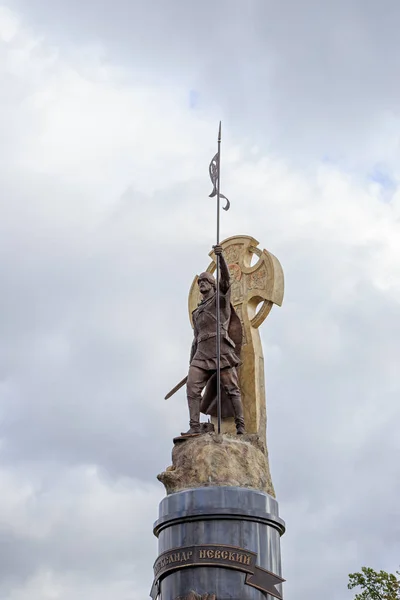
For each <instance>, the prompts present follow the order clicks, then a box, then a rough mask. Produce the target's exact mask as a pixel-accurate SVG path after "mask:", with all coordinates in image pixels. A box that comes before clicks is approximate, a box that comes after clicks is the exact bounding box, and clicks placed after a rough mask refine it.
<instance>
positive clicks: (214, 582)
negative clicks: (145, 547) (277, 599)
mask: <svg viewBox="0 0 400 600" xmlns="http://www.w3.org/2000/svg"><path fill="white" fill-rule="evenodd" d="M284 531H285V524H284V522H283V520H282V519H281V518H280V517H279V511H278V503H277V501H276V500H275V499H274V498H273V497H272V496H270V495H268V494H266V493H264V492H259V491H257V490H252V489H247V488H239V487H202V488H195V489H190V490H185V491H182V492H177V493H175V494H171V495H169V496H167V497H166V498H164V499H163V500H162V502H161V503H160V507H159V519H158V520H157V521H156V523H155V525H154V534H155V535H156V536H157V537H158V549H159V557H160V556H161V560H160V561H158V563H157V561H156V563H157V565H158V567H157V568H160V567H161V570H164V569H165V570H166V571H165V572H164V575H163V576H161V577H160V580H159V586H158V587H157V588H156V587H155V588H154V589H153V596H155V595H156V593H157V592H158V593H159V595H160V596H161V600H175V599H176V598H185V597H187V596H189V595H190V593H191V592H196V593H197V594H199V595H201V596H202V595H205V594H212V595H214V594H215V596H216V600H228V599H229V600H236V599H237V600H265V598H268V600H273V599H272V596H270V595H269V594H266V593H265V592H263V591H262V590H261V589H259V587H260V582H261V581H262V579H263V578H265V576H266V577H268V574H265V571H262V570H263V569H265V570H267V571H270V572H272V573H274V574H276V575H278V576H280V575H281V552H280V536H281V535H282V534H283V533H284ZM198 547H203V550H202V553H201V556H202V557H203V558H204V556H207V554H205V552H207V548H212V550H211V551H209V554H208V556H210V557H211V558H212V560H210V561H208V562H209V564H208V565H205V564H200V566H192V565H191V564H190V560H186V559H187V558H188V557H189V556H190V555H189V549H190V548H191V549H192V552H193V553H194V555H197V556H199V550H198ZM224 547H232V554H230V553H228V552H227V550H226V548H225V550H223V551H222V552H224V553H222V552H221V553H219V552H218V553H217V554H215V552H216V551H215V548H222V549H223V548H224ZM194 548H195V550H193V549H194ZM204 548H205V549H204ZM184 549H186V551H185V550H184ZM196 549H197V550H196ZM171 550H173V551H174V552H173V553H172V554H171V553H170V552H169V551H171ZM181 550H183V551H184V553H183V554H182V552H181ZM241 551H244V554H243V553H242V552H241ZM246 551H248V552H249V555H246ZM163 553H167V554H165V555H164V556H166V557H167V559H166V560H165V559H164V560H162V558H163V557H162V555H163ZM252 553H254V554H252ZM250 554H251V555H252V556H251V557H250ZM221 555H222V557H225V558H227V556H228V557H229V560H226V561H225V563H226V565H227V566H223V564H221V560H215V557H217V558H220V556H221ZM192 556H193V554H192ZM250 558H251V560H252V563H253V566H254V565H256V566H257V567H261V569H262V570H261V571H260V572H258V576H260V577H261V579H258V578H255V579H253V583H254V584H255V585H258V587H254V586H253V585H251V584H249V583H246V577H247V578H248V577H249V575H246V572H245V571H244V570H243V568H247V569H248V567H246V566H245V567H243V564H242V562H243V561H244V563H245V565H246V564H249V561H250ZM168 561H170V562H169V563H168ZM246 561H247V563H246ZM223 562H224V561H223V560H222V563H223ZM188 563H189V564H188ZM168 569H170V570H168ZM247 572H248V571H247ZM262 587H263V584H261V588H262ZM272 589H273V588H272ZM275 589H276V591H277V592H278V594H282V587H281V584H278V585H277V586H276V588H275Z"/></svg>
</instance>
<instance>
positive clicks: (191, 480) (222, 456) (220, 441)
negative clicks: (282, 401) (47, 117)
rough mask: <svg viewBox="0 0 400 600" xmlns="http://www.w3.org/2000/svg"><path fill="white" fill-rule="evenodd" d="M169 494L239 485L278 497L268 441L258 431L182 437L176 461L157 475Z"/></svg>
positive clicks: (173, 454) (176, 448) (177, 445)
mask: <svg viewBox="0 0 400 600" xmlns="http://www.w3.org/2000/svg"><path fill="white" fill-rule="evenodd" d="M157 479H158V480H159V481H161V482H162V483H163V484H164V486H165V489H166V491H167V494H173V493H175V492H180V491H182V490H186V489H190V488H198V487H205V486H236V487H244V488H251V489H255V490H260V491H262V492H266V493H267V494H270V495H271V496H273V497H274V498H275V491H274V487H273V485H272V480H271V474H270V470H269V463H268V454H267V450H266V448H265V445H264V444H263V443H262V441H261V440H260V438H259V436H258V435H256V434H246V435H242V436H236V435H231V434H222V435H221V434H220V435H218V434H217V433H207V434H204V435H200V436H198V437H194V438H188V439H186V440H185V441H179V442H177V443H176V444H175V445H174V448H173V450H172V465H171V466H170V467H168V468H167V469H166V471H164V472H163V473H161V474H160V475H158V476H157Z"/></svg>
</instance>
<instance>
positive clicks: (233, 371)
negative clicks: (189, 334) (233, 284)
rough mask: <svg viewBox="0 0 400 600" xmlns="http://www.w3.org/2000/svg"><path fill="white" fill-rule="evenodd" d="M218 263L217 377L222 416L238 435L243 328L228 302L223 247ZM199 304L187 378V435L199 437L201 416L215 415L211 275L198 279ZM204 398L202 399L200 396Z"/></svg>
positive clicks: (214, 318) (241, 429)
mask: <svg viewBox="0 0 400 600" xmlns="http://www.w3.org/2000/svg"><path fill="white" fill-rule="evenodd" d="M214 252H215V254H216V257H217V260H218V257H219V261H220V269H221V276H220V286H219V287H220V293H219V299H220V374H221V375H220V377H221V416H222V417H224V418H225V417H229V416H233V417H234V418H235V424H236V432H237V434H238V435H240V434H243V433H245V428H244V418H243V406H242V400H241V397H240V389H239V383H238V375H237V367H238V365H239V364H240V350H241V345H242V325H241V322H240V320H239V317H238V316H237V314H236V312H235V310H234V308H233V306H232V304H231V301H230V295H231V292H230V276H229V269H228V265H227V263H226V261H225V258H224V256H223V253H222V246H220V245H216V246H214ZM198 286H199V290H200V293H201V295H202V300H201V302H200V304H199V305H198V307H197V308H196V309H195V310H194V312H193V315H192V316H193V326H194V339H193V344H192V349H191V354H190V367H189V374H188V378H187V399H188V405H189V416H190V422H189V424H190V429H189V431H187V432H186V434H182V435H192V434H198V433H200V412H202V413H204V414H208V415H213V416H216V415H217V377H216V372H217V343H216V336H217V327H216V324H217V300H216V299H217V294H216V282H215V279H214V277H213V276H212V275H211V273H208V272H204V273H201V274H200V275H199V277H198ZM204 388H206V389H205V391H204V395H203V396H202V392H203V390H204Z"/></svg>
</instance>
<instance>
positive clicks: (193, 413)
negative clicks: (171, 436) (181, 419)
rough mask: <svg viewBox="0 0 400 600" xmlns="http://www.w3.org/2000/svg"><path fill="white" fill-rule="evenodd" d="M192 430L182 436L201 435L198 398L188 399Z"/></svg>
mask: <svg viewBox="0 0 400 600" xmlns="http://www.w3.org/2000/svg"><path fill="white" fill-rule="evenodd" d="M188 405H189V417H190V421H189V425H190V429H189V430H188V431H186V432H185V433H181V435H196V434H199V433H200V401H199V400H198V399H197V398H188Z"/></svg>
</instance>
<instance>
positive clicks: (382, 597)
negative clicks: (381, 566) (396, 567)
mask: <svg viewBox="0 0 400 600" xmlns="http://www.w3.org/2000/svg"><path fill="white" fill-rule="evenodd" d="M396 575H400V572H399V571H396ZM396 575H393V573H386V571H379V572H378V571H374V570H373V569H370V568H369V567H362V569H361V572H360V573H350V575H349V583H348V586H347V587H348V588H349V590H352V589H353V588H355V587H360V588H361V590H362V591H361V592H360V593H359V594H356V595H355V597H354V600H400V579H399V578H398V577H396Z"/></svg>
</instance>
